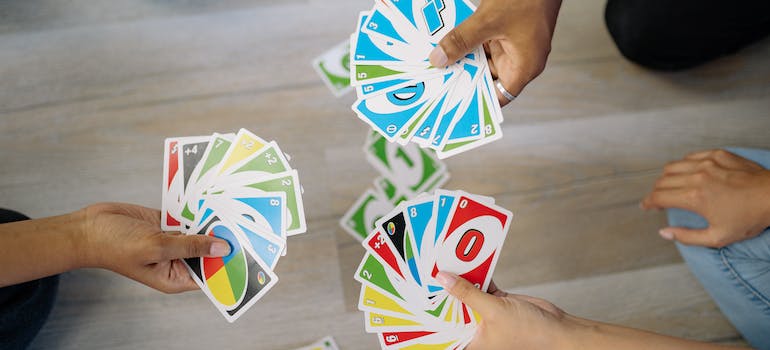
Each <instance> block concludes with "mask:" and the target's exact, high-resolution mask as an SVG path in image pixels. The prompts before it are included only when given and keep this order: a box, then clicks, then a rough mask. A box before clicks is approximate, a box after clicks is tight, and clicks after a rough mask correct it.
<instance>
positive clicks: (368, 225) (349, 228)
mask: <svg viewBox="0 0 770 350" xmlns="http://www.w3.org/2000/svg"><path fill="white" fill-rule="evenodd" d="M393 208H395V205H393V204H392V203H391V202H390V201H388V200H387V199H385V198H382V197H381V196H379V195H378V194H377V193H376V192H375V191H373V190H371V189H367V190H366V192H364V193H363V194H362V195H361V197H359V198H358V200H356V202H355V203H354V204H353V206H352V207H350V209H348V211H347V213H345V215H343V216H342V218H341V219H340V226H342V228H343V229H344V230H345V231H346V232H347V233H349V234H350V235H351V236H353V237H354V238H355V239H357V240H358V241H363V240H364V238H366V237H367V236H368V235H369V233H370V232H371V231H372V230H373V229H374V224H375V222H376V221H377V220H379V219H380V218H381V217H382V216H384V215H385V214H388V213H389V212H390V211H391V210H393Z"/></svg>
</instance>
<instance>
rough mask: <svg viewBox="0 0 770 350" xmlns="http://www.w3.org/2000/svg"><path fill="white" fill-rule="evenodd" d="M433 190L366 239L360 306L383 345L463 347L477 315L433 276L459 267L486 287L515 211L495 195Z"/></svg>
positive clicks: (395, 213)
mask: <svg viewBox="0 0 770 350" xmlns="http://www.w3.org/2000/svg"><path fill="white" fill-rule="evenodd" d="M435 192H436V193H435V195H427V194H423V195H421V196H419V197H417V198H416V199H414V200H411V201H406V202H403V203H401V204H399V205H398V207H396V209H395V210H393V211H392V212H390V213H389V214H387V215H385V216H383V217H382V218H381V219H380V220H378V221H377V225H376V228H375V229H374V230H373V231H372V233H371V234H370V235H369V236H368V237H367V238H366V239H365V240H364V242H363V246H364V247H365V248H366V254H365V255H364V258H363V260H362V261H361V264H360V265H359V267H358V269H357V270H356V275H355V279H356V281H358V282H360V283H361V294H360V299H359V303H358V308H359V310H361V311H363V312H364V314H365V317H364V322H365V328H366V331H367V332H369V333H377V336H378V338H379V341H380V345H381V347H382V348H383V349H407V348H408V349H462V348H464V347H465V346H466V345H467V344H468V343H469V342H470V341H471V339H472V337H473V334H474V332H475V330H476V326H477V325H478V322H479V320H480V319H479V316H478V314H477V313H475V312H473V310H471V309H470V308H469V307H468V306H467V305H465V304H463V303H462V302H460V301H459V300H458V299H456V298H454V297H452V296H451V295H449V294H448V292H447V291H446V290H444V289H443V288H442V287H441V286H440V285H439V284H438V283H437V281H436V280H435V276H436V274H437V273H438V272H439V271H444V272H451V273H455V274H457V275H458V276H460V277H462V278H465V279H466V280H468V281H470V282H471V283H473V284H474V285H475V286H476V287H478V288H480V289H481V290H483V291H486V290H487V288H488V287H489V284H490V282H491V279H492V273H493V271H494V269H495V265H496V264H497V260H498V258H499V255H500V250H501V248H502V246H503V242H504V241H505V237H506V235H507V232H508V228H509V226H510V222H511V218H512V214H511V212H509V211H508V210H505V209H504V208H501V207H499V206H497V205H495V203H494V199H493V198H490V197H483V196H478V195H472V194H468V193H465V192H462V191H445V190H436V191H435Z"/></svg>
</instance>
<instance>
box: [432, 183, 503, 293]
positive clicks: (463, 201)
mask: <svg viewBox="0 0 770 350" xmlns="http://www.w3.org/2000/svg"><path fill="white" fill-rule="evenodd" d="M456 202H457V204H456V205H455V206H454V207H453V208H452V209H453V210H452V214H451V220H449V222H448V223H447V224H446V225H444V229H443V230H442V233H441V234H440V236H439V240H438V242H437V244H438V245H439V246H441V248H440V249H439V252H437V254H436V255H435V257H436V263H435V265H434V271H436V272H437V271H446V272H452V273H455V274H457V275H459V276H461V277H463V278H465V279H467V280H468V281H470V282H471V283H473V284H474V285H476V287H477V288H480V289H481V290H483V291H486V290H487V287H488V286H489V282H490V280H491V279H492V274H491V272H492V271H493V270H494V267H495V265H496V264H497V259H498V257H499V253H500V249H501V248H502V246H503V242H504V241H505V236H506V234H507V232H508V226H509V225H510V222H511V218H512V216H513V215H512V214H511V212H509V211H507V210H505V209H503V208H501V207H498V206H496V205H493V204H484V203H481V202H479V201H477V200H474V199H473V198H471V197H469V196H467V195H461V196H459V198H457V200H456ZM432 275H433V276H434V277H435V273H432Z"/></svg>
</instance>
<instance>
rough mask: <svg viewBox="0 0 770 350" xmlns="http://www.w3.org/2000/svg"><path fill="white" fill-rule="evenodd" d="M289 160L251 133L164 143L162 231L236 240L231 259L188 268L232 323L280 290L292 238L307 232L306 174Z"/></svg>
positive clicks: (190, 262) (194, 261) (193, 262)
mask: <svg viewBox="0 0 770 350" xmlns="http://www.w3.org/2000/svg"><path fill="white" fill-rule="evenodd" d="M287 158H288V156H286V155H285V154H284V153H283V152H282V151H281V149H280V148H279V147H278V144H277V143H276V142H274V141H273V142H267V141H265V140H263V139H262V138H260V137H259V136H257V135H255V134H253V133H252V132H250V131H248V130H246V129H241V130H240V131H239V132H238V133H237V134H218V133H214V134H213V135H212V136H196V137H175V138H168V139H166V141H165V142H164V160H163V162H164V165H163V186H162V203H161V206H162V213H161V229H164V230H169V229H173V230H179V231H181V232H182V233H185V234H201V235H204V234H205V235H211V236H216V237H219V238H222V239H224V240H226V241H228V243H229V244H230V246H231V248H232V251H231V254H229V255H228V256H226V257H220V258H190V259H185V260H184V261H185V264H186V266H187V267H188V270H189V272H190V275H191V276H192V278H193V280H195V282H196V283H197V284H198V286H200V288H201V290H203V292H204V293H205V294H206V295H207V296H208V297H209V299H210V300H211V301H212V303H213V304H214V305H215V306H216V308H217V309H218V310H220V312H221V313H222V314H223V315H224V317H225V318H226V319H227V320H228V321H230V322H233V321H235V320H236V319H237V318H238V317H240V316H241V315H242V314H243V313H244V312H246V310H247V309H248V308H249V307H251V305H253V304H254V303H255V302H256V301H257V300H259V299H260V298H261V297H262V296H263V295H264V294H265V293H267V291H268V290H269V289H271V288H272V286H273V285H275V283H276V282H277V280H278V277H277V276H276V275H275V273H274V272H273V269H274V268H275V267H276V264H277V263H278V260H279V259H280V257H281V256H284V255H286V251H287V236H288V235H290V234H296V233H300V232H304V231H305V226H306V224H305V213H304V208H303V204H302V197H301V194H302V188H301V185H300V184H299V175H298V173H297V171H296V170H294V169H292V168H291V166H290V165H289V162H288V159H287Z"/></svg>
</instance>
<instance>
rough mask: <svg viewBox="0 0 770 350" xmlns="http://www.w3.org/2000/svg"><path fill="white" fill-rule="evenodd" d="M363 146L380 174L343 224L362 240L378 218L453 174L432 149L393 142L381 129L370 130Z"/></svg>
mask: <svg viewBox="0 0 770 350" xmlns="http://www.w3.org/2000/svg"><path fill="white" fill-rule="evenodd" d="M363 150H364V154H365V155H366V160H367V161H369V163H370V164H372V166H374V168H375V169H377V171H378V172H379V173H380V176H379V177H377V178H376V179H375V180H374V186H373V187H374V189H371V188H370V189H367V190H366V191H365V192H364V193H363V194H361V196H360V197H359V198H358V199H357V200H356V202H355V203H353V206H352V207H350V209H348V211H347V212H346V213H345V215H343V216H342V217H341V218H340V227H342V228H343V229H344V230H345V232H347V233H349V234H350V235H351V236H353V237H354V238H355V239H357V240H358V241H363V240H364V238H366V236H367V235H368V234H369V233H370V232H371V230H372V229H373V228H374V224H375V221H376V220H377V219H379V218H380V217H382V216H383V215H385V214H387V213H389V212H390V211H391V210H393V208H394V207H395V206H396V205H398V204H399V203H401V202H403V201H405V200H408V199H412V198H414V197H415V196H416V195H417V194H418V193H423V192H431V191H433V190H435V189H437V188H439V187H441V186H442V185H444V184H445V183H446V182H447V181H448V180H449V176H450V175H449V171H448V170H447V166H446V164H444V163H443V162H442V161H440V160H439V159H436V155H435V153H434V152H433V151H432V150H429V149H422V148H420V147H417V145H414V144H407V145H403V146H402V145H399V144H396V143H390V142H388V141H387V140H386V139H385V138H384V137H383V136H382V135H380V134H379V133H377V132H370V133H369V136H368V137H367V139H366V143H365V144H364V149H363Z"/></svg>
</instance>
